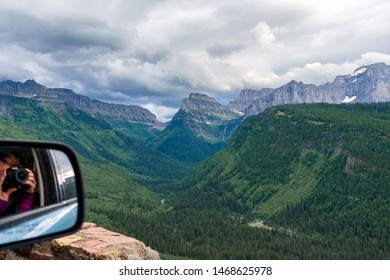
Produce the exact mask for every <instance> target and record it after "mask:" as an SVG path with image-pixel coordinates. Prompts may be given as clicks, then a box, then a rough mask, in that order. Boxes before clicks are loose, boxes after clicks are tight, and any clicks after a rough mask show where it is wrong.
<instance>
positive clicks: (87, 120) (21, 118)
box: [1, 96, 188, 187]
mask: <svg viewBox="0 0 390 280" xmlns="http://www.w3.org/2000/svg"><path fill="white" fill-rule="evenodd" d="M1 101H2V102H3V103H6V104H7V107H8V111H9V116H7V117H6V116H4V115H3V118H4V121H5V122H8V123H9V127H15V128H17V129H16V130H15V133H13V131H12V130H13V129H11V128H10V129H9V131H10V134H9V136H8V135H6V134H5V135H4V136H2V138H5V137H8V138H14V139H15V138H30V137H33V136H34V137H35V138H36V139H40V140H52V141H60V142H64V143H66V144H68V145H69V146H71V147H72V148H74V149H75V150H76V152H77V153H78V154H79V155H81V156H83V157H84V158H86V159H88V160H91V161H92V162H97V163H104V164H109V165H113V166H115V167H116V168H117V169H118V170H121V171H122V172H123V173H124V174H128V175H129V176H130V177H132V178H133V179H134V180H136V181H138V182H141V183H143V184H145V185H148V186H152V187H156V181H158V183H161V184H167V183H169V184H172V182H173V181H175V180H177V179H179V178H181V177H183V175H184V174H185V173H186V172H187V171H188V167H187V166H186V165H185V164H182V163H180V162H178V161H176V160H173V159H171V158H169V157H168V156H166V155H165V154H163V153H161V152H158V151H156V150H154V149H153V148H149V147H148V146H146V145H145V144H143V143H142V142H140V141H137V140H135V139H134V138H136V139H137V138H138V139H140V138H142V137H141V136H140V135H142V134H144V135H148V133H151V134H153V130H152V129H151V128H147V127H145V128H144V129H143V130H142V126H143V125H142V124H138V125H137V124H126V125H123V126H121V127H120V128H118V126H119V125H120V121H119V120H116V121H115V120H110V121H109V122H107V121H105V120H104V119H102V118H99V117H98V118H96V117H92V116H91V115H89V114H87V113H85V112H83V111H80V110H77V109H73V108H71V107H68V108H67V109H66V110H53V109H51V108H49V107H47V108H41V107H38V106H36V103H35V101H34V100H31V99H26V98H17V97H10V96H2V97H1ZM6 119H8V121H6ZM131 128H136V129H133V130H132V131H133V135H130V132H129V131H130V130H131ZM16 131H23V133H19V134H17V133H16ZM141 131H143V132H141ZM11 132H12V133H11ZM134 135H138V137H137V136H134ZM131 136H134V137H131Z"/></svg>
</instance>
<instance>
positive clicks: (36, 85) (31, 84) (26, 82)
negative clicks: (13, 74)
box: [23, 79, 43, 87]
mask: <svg viewBox="0 0 390 280" xmlns="http://www.w3.org/2000/svg"><path fill="white" fill-rule="evenodd" d="M23 86H29V87H32V86H33V87H43V86H42V85H40V84H38V83H37V82H36V81H35V80H33V79H29V80H26V81H25V82H24V83H23Z"/></svg>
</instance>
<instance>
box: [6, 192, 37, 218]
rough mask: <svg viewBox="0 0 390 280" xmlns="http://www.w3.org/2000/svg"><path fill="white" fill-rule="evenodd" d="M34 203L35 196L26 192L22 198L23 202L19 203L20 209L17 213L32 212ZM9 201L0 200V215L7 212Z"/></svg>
mask: <svg viewBox="0 0 390 280" xmlns="http://www.w3.org/2000/svg"><path fill="white" fill-rule="evenodd" d="M33 201H34V194H33V193H28V192H24V193H23V196H22V200H21V201H20V203H19V207H18V210H17V213H22V212H26V211H28V210H30V209H31V208H32V204H33ZM7 203H8V202H7V201H4V200H1V199H0V213H2V212H4V211H5V207H6V206H7Z"/></svg>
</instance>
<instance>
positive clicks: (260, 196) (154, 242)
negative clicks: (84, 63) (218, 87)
mask: <svg viewBox="0 0 390 280" xmlns="http://www.w3.org/2000/svg"><path fill="white" fill-rule="evenodd" d="M388 81H389V66H387V65H385V64H383V63H379V64H374V65H369V66H364V67H360V68H358V69H357V70H356V71H355V72H354V73H352V74H350V75H345V76H339V77H336V79H335V81H334V82H332V83H328V84H325V85H321V86H315V85H305V84H303V83H301V82H295V81H292V82H290V83H288V84H287V85H284V86H282V87H280V88H277V89H262V90H248V89H247V90H243V91H241V94H240V96H239V97H238V98H237V99H236V100H234V101H232V102H231V103H229V104H227V105H222V104H219V103H218V102H217V101H216V100H215V99H213V98H211V97H209V96H207V95H204V94H200V93H192V94H190V95H189V97H188V98H186V99H184V101H183V104H182V106H181V108H180V109H179V111H178V112H177V114H176V115H175V116H174V118H173V119H172V121H171V122H169V123H167V124H161V123H160V122H158V121H157V119H156V117H155V116H154V115H153V114H152V113H150V112H149V111H147V110H145V109H143V108H140V107H137V106H125V105H115V104H107V103H104V102H101V101H97V100H92V99H90V98H88V97H85V96H81V95H78V94H76V93H74V92H73V91H71V90H67V89H49V88H46V87H44V86H42V85H39V84H38V83H37V82H35V81H33V80H28V81H26V82H24V83H21V82H13V81H4V82H2V83H0V135H1V137H2V138H3V139H35V140H55V141H60V142H64V143H66V144H68V145H69V146H71V147H72V148H73V149H74V150H75V151H76V153H77V154H78V157H79V159H80V165H81V169H82V173H83V180H84V184H85V197H86V217H87V220H89V221H93V222H96V223H98V224H99V225H100V226H103V227H105V228H107V229H110V230H114V231H117V232H120V233H123V234H126V235H129V236H134V237H136V238H138V239H140V240H142V241H144V242H145V243H146V244H147V245H148V246H152V247H153V248H155V249H157V250H158V251H159V252H160V253H162V257H163V258H175V259H176V258H191V259H281V258H284V259H388V258H389V257H390V250H389V248H390V236H389V232H390V228H389V225H390V221H389V218H388V217H390V213H389V207H388V203H389V201H390V197H389V191H388V186H389V182H390V178H389V172H388V170H389V168H390V162H389V159H390V146H389V139H390V131H389V127H390V125H389V120H390V107H389V104H390V103H389V102H384V101H388V98H389V84H388ZM325 101H327V102H328V103H331V102H333V103H337V104H324V102H325ZM289 102H290V103H301V102H302V103H321V104H285V103H289ZM279 103H281V104H282V105H281V104H279ZM352 103H354V104H352ZM283 104H284V105H283ZM276 105H277V106H276ZM267 106H268V107H267ZM255 112H259V113H256V114H255ZM251 114H255V115H251ZM200 161H201V162H200ZM198 162H200V163H199V164H198Z"/></svg>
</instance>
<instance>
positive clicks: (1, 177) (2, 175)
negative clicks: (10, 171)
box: [0, 169, 35, 201]
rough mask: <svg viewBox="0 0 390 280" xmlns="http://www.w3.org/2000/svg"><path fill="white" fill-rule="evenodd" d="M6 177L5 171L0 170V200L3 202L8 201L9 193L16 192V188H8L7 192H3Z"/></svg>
mask: <svg viewBox="0 0 390 280" xmlns="http://www.w3.org/2000/svg"><path fill="white" fill-rule="evenodd" d="M6 176H7V170H4V169H0V199H1V200H3V201H8V199H9V196H10V195H11V193H13V192H16V190H17V189H16V188H10V189H8V190H7V191H5V192H3V182H4V179H5V177H6ZM34 181H35V178H34Z"/></svg>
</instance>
